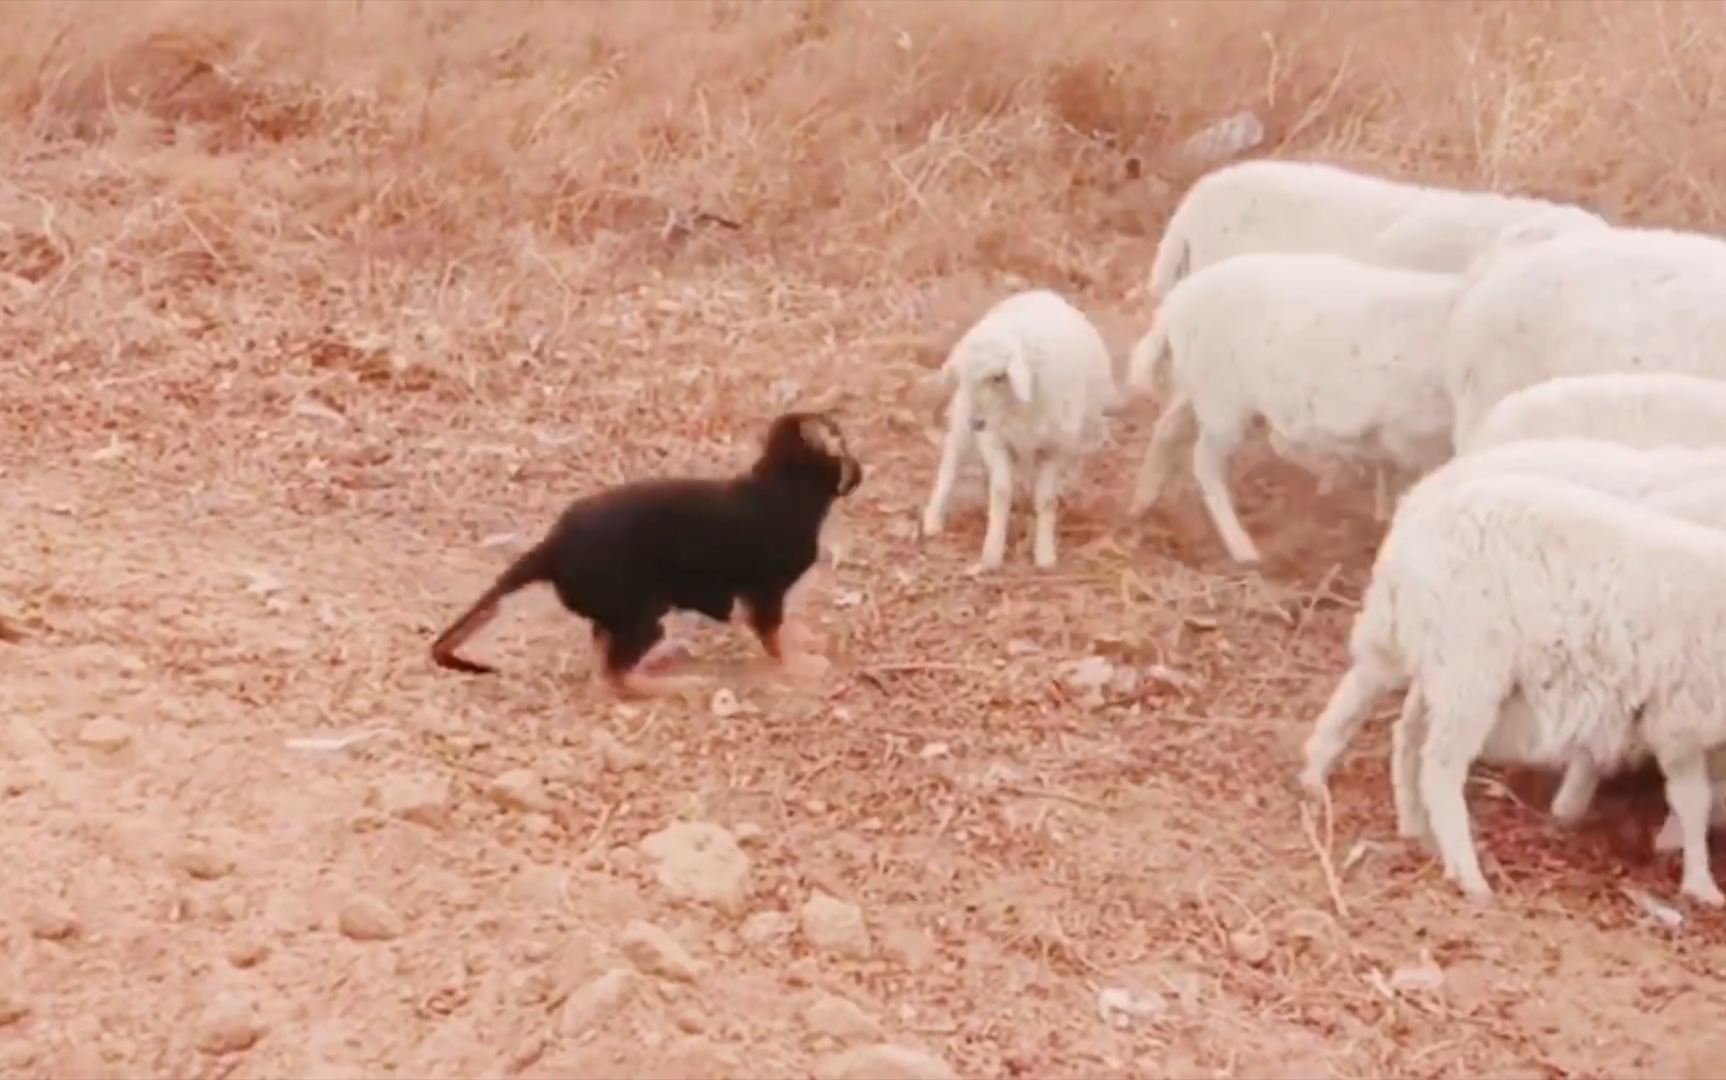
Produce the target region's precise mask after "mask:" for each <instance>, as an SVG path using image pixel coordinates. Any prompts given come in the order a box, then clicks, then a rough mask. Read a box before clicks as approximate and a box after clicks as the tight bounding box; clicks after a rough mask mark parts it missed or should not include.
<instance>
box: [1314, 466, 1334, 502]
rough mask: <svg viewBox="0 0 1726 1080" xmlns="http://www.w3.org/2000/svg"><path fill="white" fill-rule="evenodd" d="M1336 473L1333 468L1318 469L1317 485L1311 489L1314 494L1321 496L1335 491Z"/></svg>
mask: <svg viewBox="0 0 1726 1080" xmlns="http://www.w3.org/2000/svg"><path fill="white" fill-rule="evenodd" d="M1336 473H1337V470H1336V469H1334V468H1327V469H1320V470H1319V474H1318V484H1317V486H1315V487H1314V488H1313V491H1314V493H1315V494H1318V495H1321V496H1323V495H1329V494H1330V493H1331V492H1332V491H1335V490H1336Z"/></svg>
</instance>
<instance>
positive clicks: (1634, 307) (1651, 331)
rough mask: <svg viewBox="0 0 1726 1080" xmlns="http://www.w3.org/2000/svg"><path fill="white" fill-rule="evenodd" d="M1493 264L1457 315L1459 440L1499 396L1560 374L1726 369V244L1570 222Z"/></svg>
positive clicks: (1453, 364)
mask: <svg viewBox="0 0 1726 1080" xmlns="http://www.w3.org/2000/svg"><path fill="white" fill-rule="evenodd" d="M1485 261H1486V262H1487V263H1489V265H1485V266H1483V267H1481V268H1479V273H1478V275H1477V276H1476V277H1475V278H1474V283H1473V284H1472V285H1471V287H1470V288H1469V289H1468V290H1467V294H1466V295H1465V296H1464V297H1463V298H1462V300H1461V301H1459V302H1458V304H1457V305H1456V312H1455V316H1454V318H1453V320H1452V334H1451V341H1450V350H1449V361H1448V363H1447V366H1446V373H1445V385H1446V387H1447V388H1448V390H1449V393H1450V398H1451V401H1452V404H1453V406H1454V408H1455V431H1454V439H1455V441H1456V444H1457V445H1458V446H1462V445H1466V444H1467V443H1468V441H1469V439H1470V435H1471V433H1472V432H1473V430H1474V428H1475V427H1476V426H1477V425H1478V424H1479V423H1480V422H1481V420H1482V418H1483V417H1484V416H1485V414H1486V412H1487V410H1488V409H1490V408H1491V407H1492V406H1493V405H1494V404H1496V403H1497V402H1499V401H1501V400H1503V399H1504V398H1505V397H1506V396H1508V395H1509V394H1511V393H1512V392H1514V391H1516V390H1519V389H1521V388H1523V387H1525V386H1532V385H1534V384H1535V383H1539V382H1543V381H1545V380H1547V379H1551V378H1554V377H1556V376H1559V375H1585V374H1595V373H1601V372H1612V371H1670V372H1678V373H1681V374H1691V375H1700V376H1726V242H1722V241H1720V240H1717V239H1715V238H1714V237H1711V236H1704V235H1701V234H1698V233H1683V232H1674V231H1669V230H1662V229H1604V230H1586V229H1570V230H1564V231H1561V232H1560V233H1559V234H1558V235H1554V236H1549V237H1547V238H1546V239H1545V240H1544V242H1541V243H1535V244H1529V245H1525V246H1522V247H1519V248H1515V249H1504V250H1499V251H1497V253H1496V254H1494V255H1493V256H1492V258H1491V259H1489V260H1485Z"/></svg>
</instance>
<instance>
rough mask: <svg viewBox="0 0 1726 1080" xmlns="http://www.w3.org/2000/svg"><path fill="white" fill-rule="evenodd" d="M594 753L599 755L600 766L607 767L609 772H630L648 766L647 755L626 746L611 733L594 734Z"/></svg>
mask: <svg viewBox="0 0 1726 1080" xmlns="http://www.w3.org/2000/svg"><path fill="white" fill-rule="evenodd" d="M593 752H594V753H595V754H596V755H598V757H599V761H600V764H602V765H604V766H605V769H606V771H607V772H629V771H630V770H632V769H639V768H641V767H642V766H644V765H646V764H647V755H646V754H643V753H642V752H641V751H639V750H637V749H635V748H634V747H632V746H626V745H624V743H623V742H621V741H620V740H619V739H618V738H617V736H615V735H613V734H612V733H611V732H609V731H603V730H601V731H596V732H594V733H593Z"/></svg>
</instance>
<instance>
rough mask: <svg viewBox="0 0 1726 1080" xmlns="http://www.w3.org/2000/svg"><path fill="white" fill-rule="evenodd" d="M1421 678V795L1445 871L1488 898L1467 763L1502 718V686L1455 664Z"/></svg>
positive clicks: (1473, 894)
mask: <svg viewBox="0 0 1726 1080" xmlns="http://www.w3.org/2000/svg"><path fill="white" fill-rule="evenodd" d="M1419 684H1420V688H1421V691H1422V696H1423V697H1424V698H1425V704H1426V710H1427V714H1428V715H1427V723H1426V732H1425V740H1424V745H1422V746H1421V748H1420V755H1419V759H1418V761H1419V764H1418V768H1419V773H1420V775H1419V777H1418V786H1419V789H1420V801H1421V803H1422V805H1423V806H1424V807H1425V808H1426V816H1427V820H1428V822H1429V823H1430V828H1431V830H1432V838H1433V841H1434V843H1435V844H1436V846H1437V847H1438V853H1439V857H1440V858H1441V859H1443V861H1444V876H1445V877H1447V878H1449V879H1450V880H1451V881H1453V882H1455V883H1456V884H1457V886H1458V887H1459V888H1461V889H1462V892H1463V894H1464V895H1466V896H1468V897H1469V898H1471V899H1474V900H1487V899H1490V898H1491V896H1492V886H1491V885H1488V884H1487V883H1486V875H1485V874H1483V873H1481V870H1480V856H1479V855H1478V853H1477V852H1476V851H1475V847H1474V826H1473V822H1472V821H1471V820H1470V819H1469V816H1468V799H1467V796H1466V795H1465V794H1464V788H1465V786H1466V785H1467V783H1468V770H1469V767H1470V766H1471V765H1473V764H1474V761H1475V759H1476V758H1478V757H1479V756H1480V752H1481V751H1482V750H1484V749H1485V748H1486V740H1487V737H1488V736H1490V735H1491V733H1492V725H1493V724H1495V723H1497V722H1498V714H1499V709H1500V707H1501V705H1502V703H1503V701H1504V696H1505V692H1504V688H1503V687H1500V686H1498V685H1495V684H1494V682H1493V681H1491V680H1488V679H1483V678H1482V677H1481V675H1480V673H1478V672H1467V671H1464V670H1463V669H1461V668H1454V667H1453V668H1448V669H1445V670H1440V671H1433V672H1423V673H1422V675H1421V678H1420V679H1419ZM1405 779H1406V778H1405Z"/></svg>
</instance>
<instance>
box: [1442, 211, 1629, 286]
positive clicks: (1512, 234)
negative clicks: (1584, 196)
mask: <svg viewBox="0 0 1726 1080" xmlns="http://www.w3.org/2000/svg"><path fill="white" fill-rule="evenodd" d="M1610 228H1612V225H1611V223H1610V222H1608V221H1607V220H1606V219H1605V218H1603V217H1601V216H1600V215H1599V214H1596V213H1593V212H1592V211H1589V210H1585V209H1583V208H1582V207H1580V206H1572V205H1569V204H1568V203H1555V204H1553V205H1552V206H1549V207H1547V208H1546V209H1544V210H1538V211H1535V212H1534V213H1533V214H1531V215H1529V216H1528V217H1525V218H1521V219H1519V220H1517V221H1514V222H1512V223H1511V224H1509V225H1507V226H1505V227H1504V228H1502V229H1500V230H1498V232H1497V233H1496V234H1495V235H1494V237H1493V239H1492V240H1491V241H1490V242H1489V243H1487V244H1486V245H1485V246H1483V247H1482V248H1481V249H1480V250H1479V251H1478V252H1476V253H1475V255H1474V258H1472V259H1471V260H1469V263H1468V267H1467V268H1466V269H1465V270H1464V271H1463V275H1464V277H1465V279H1467V280H1469V281H1476V280H1478V279H1479V278H1480V277H1481V276H1482V275H1484V274H1485V273H1486V272H1487V271H1488V270H1490V269H1492V267H1493V265H1494V264H1495V263H1496V262H1497V261H1498V259H1499V257H1500V256H1503V255H1510V254H1514V253H1517V252H1520V251H1526V250H1527V249H1529V248H1532V247H1535V246H1537V245H1539V244H1544V243H1546V242H1547V241H1548V240H1556V239H1557V238H1558V237H1560V236H1563V235H1565V234H1567V233H1573V232H1593V231H1601V232H1603V231H1605V230H1608V229H1610Z"/></svg>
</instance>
